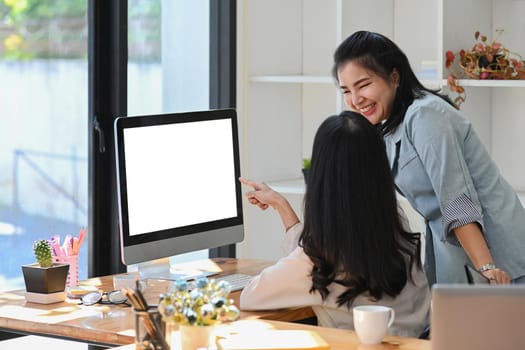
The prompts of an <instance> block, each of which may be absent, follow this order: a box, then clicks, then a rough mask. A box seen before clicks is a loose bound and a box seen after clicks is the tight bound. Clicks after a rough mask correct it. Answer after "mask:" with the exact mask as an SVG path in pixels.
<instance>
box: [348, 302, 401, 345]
mask: <svg viewBox="0 0 525 350" xmlns="http://www.w3.org/2000/svg"><path fill="white" fill-rule="evenodd" d="M353 313H354V328H355V332H356V333H357V337H358V338H359V341H360V342H361V343H362V344H379V343H381V341H382V340H383V338H384V337H385V335H386V332H387V330H388V328H389V327H390V326H391V325H392V323H393V322H394V318H395V312H394V309H392V308H390V307H387V306H382V305H361V306H356V307H354V308H353Z"/></svg>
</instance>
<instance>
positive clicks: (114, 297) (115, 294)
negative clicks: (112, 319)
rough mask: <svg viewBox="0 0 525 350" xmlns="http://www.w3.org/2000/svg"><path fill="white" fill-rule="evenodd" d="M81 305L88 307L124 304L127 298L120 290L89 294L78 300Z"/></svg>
mask: <svg viewBox="0 0 525 350" xmlns="http://www.w3.org/2000/svg"><path fill="white" fill-rule="evenodd" d="M80 300H81V301H82V304H83V305H86V306H90V305H95V304H125V303H126V302H127V301H128V298H126V296H125V295H124V294H122V292H121V291H120V290H114V291H111V292H100V291H96V292H90V293H87V294H86V295H84V296H82V298H80Z"/></svg>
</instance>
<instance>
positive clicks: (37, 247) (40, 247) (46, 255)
mask: <svg viewBox="0 0 525 350" xmlns="http://www.w3.org/2000/svg"><path fill="white" fill-rule="evenodd" d="M33 252H34V253H35V258H36V261H37V262H38V264H39V265H40V267H50V266H51V265H53V255H52V253H51V245H50V244H49V242H48V241H47V240H45V239H41V240H39V241H36V242H35V243H33Z"/></svg>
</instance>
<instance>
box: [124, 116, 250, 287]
mask: <svg viewBox="0 0 525 350" xmlns="http://www.w3.org/2000/svg"><path fill="white" fill-rule="evenodd" d="M114 132H115V153H116V157H115V161H116V170H117V171H116V173H117V189H118V210H119V226H120V227H119V228H120V242H121V254H122V261H123V263H124V264H126V265H129V264H140V263H144V262H148V261H152V260H156V259H160V258H166V257H170V256H173V255H177V254H181V253H186V252H190V251H196V250H202V249H209V248H215V247H218V246H223V245H228V244H233V243H237V242H241V241H242V240H243V239H244V230H243V215H242V195H241V186H240V183H239V181H238V178H239V176H240V160H239V139H238V130H237V117H236V112H235V110H233V109H221V110H208V111H194V112H186V113H171V114H159V115H144V116H133V117H119V118H117V119H116V120H115V124H114ZM159 273H160V274H164V275H165V276H164V275H163V276H155V277H161V278H164V277H165V278H175V277H178V276H173V275H166V273H165V272H162V271H161V272H159Z"/></svg>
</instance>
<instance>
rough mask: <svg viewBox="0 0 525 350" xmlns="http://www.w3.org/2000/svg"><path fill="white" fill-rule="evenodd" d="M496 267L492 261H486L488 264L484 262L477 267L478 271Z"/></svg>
mask: <svg viewBox="0 0 525 350" xmlns="http://www.w3.org/2000/svg"><path fill="white" fill-rule="evenodd" d="M495 268H496V265H494V264H493V263H488V264H485V265H483V266H481V267H480V268H479V272H485V271H488V270H494V269H495Z"/></svg>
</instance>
